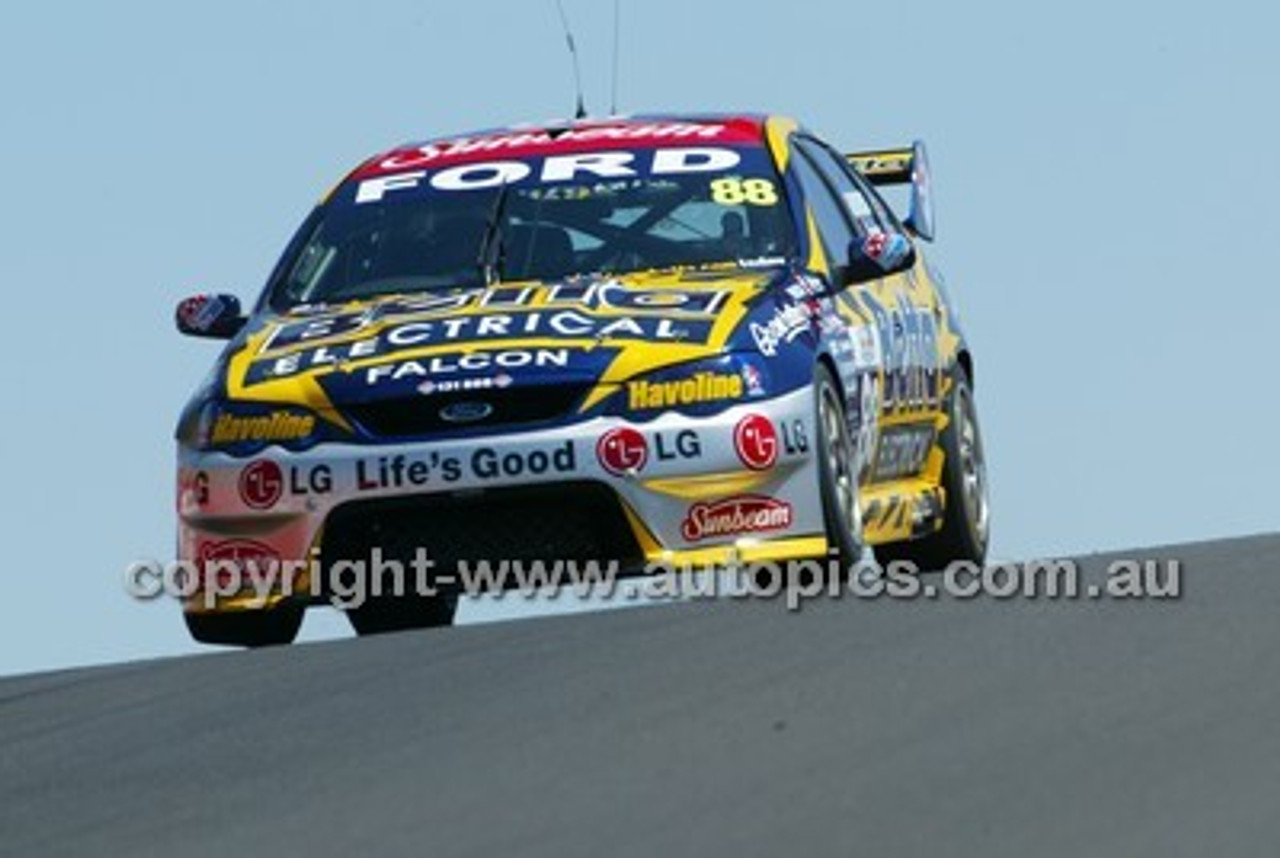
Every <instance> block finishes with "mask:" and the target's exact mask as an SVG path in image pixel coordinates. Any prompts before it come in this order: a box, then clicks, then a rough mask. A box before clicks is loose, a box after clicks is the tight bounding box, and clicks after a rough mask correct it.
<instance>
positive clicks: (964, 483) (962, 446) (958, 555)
mask: <svg viewBox="0 0 1280 858" xmlns="http://www.w3.org/2000/svg"><path fill="white" fill-rule="evenodd" d="M948 417H949V420H948V422H947V428H946V429H944V430H943V432H942V438H941V439H940V443H941V445H942V451H943V453H944V455H945V459H944V461H943V467H942V488H943V490H944V491H945V492H946V509H945V512H944V518H943V522H942V528H941V529H940V530H938V531H937V532H936V533H933V534H930V535H929V536H925V537H922V538H920V539H916V540H913V541H911V542H895V543H891V544H888V545H881V546H878V547H877V548H876V559H877V560H879V561H880V563H881V565H887V564H888V563H891V562H893V561H895V560H906V561H910V562H912V563H914V564H915V565H916V566H917V567H918V568H919V569H941V568H943V567H945V566H946V565H947V564H948V563H952V562H955V561H957V560H963V561H968V562H971V563H976V564H978V565H981V564H982V563H983V561H985V560H986V558H987V545H988V543H989V542H990V538H991V520H990V519H991V508H990V504H989V501H988V498H987V463H986V456H985V454H984V452H983V447H982V433H981V431H980V430H979V428H978V409H977V406H976V405H975V404H974V400H973V390H972V388H970V386H969V379H968V377H967V376H966V375H965V373H964V370H962V369H960V368H959V367H957V368H956V371H955V375H954V377H953V384H952V385H951V394H950V400H949V403H948Z"/></svg>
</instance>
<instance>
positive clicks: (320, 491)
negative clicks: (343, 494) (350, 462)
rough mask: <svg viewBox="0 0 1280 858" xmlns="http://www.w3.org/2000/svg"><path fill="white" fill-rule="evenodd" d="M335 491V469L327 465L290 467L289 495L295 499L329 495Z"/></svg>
mask: <svg viewBox="0 0 1280 858" xmlns="http://www.w3.org/2000/svg"><path fill="white" fill-rule="evenodd" d="M331 491H333V468H332V467H330V466H329V465H327V464H324V463H321V464H318V465H310V466H301V467H300V466H298V465H291V466H290V467H289V494H290V495H292V496H294V497H306V496H307V495H327V494H329V492H331Z"/></svg>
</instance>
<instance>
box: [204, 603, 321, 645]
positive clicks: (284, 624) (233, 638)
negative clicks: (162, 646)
mask: <svg viewBox="0 0 1280 858" xmlns="http://www.w3.org/2000/svg"><path fill="white" fill-rule="evenodd" d="M302 610H303V609H302V607H301V606H298V605H280V606H277V607H274V608H267V609H264V610H256V611H226V612H222V613H207V614H196V613H183V615H182V618H183V619H184V620H186V623H187V631H189V632H190V633H191V637H193V638H195V639H196V640H197V641H199V642H200V643H206V644H222V645H224V646H245V647H263V646H279V645H282V644H289V643H293V639H294V638H295V637H297V636H298V628H299V627H300V626H301V625H302Z"/></svg>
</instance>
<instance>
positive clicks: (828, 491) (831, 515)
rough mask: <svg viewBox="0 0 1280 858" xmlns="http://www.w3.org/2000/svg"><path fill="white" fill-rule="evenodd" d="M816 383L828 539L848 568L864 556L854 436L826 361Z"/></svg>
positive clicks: (817, 372) (821, 484) (820, 478)
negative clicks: (851, 435) (850, 431)
mask: <svg viewBox="0 0 1280 858" xmlns="http://www.w3.org/2000/svg"><path fill="white" fill-rule="evenodd" d="M813 384H814V399H815V400H816V402H817V426H818V432H817V436H818V437H817V449H816V451H815V454H816V455H817V457H818V484H819V489H820V491H821V492H822V513H823V518H824V519H825V521H826V526H827V541H828V542H829V543H830V544H831V545H832V547H834V548H835V549H836V557H835V559H836V560H838V561H839V563H840V566H841V567H842V568H845V569H848V568H850V567H852V565H853V564H855V563H857V562H858V559H859V558H860V557H861V556H862V507H861V505H860V504H859V501H858V468H857V463H856V459H855V457H854V451H853V439H852V438H850V437H849V422H848V420H847V419H846V417H845V409H844V400H843V398H842V397H841V396H840V391H839V389H838V388H837V387H836V383H835V380H834V379H833V378H832V377H831V372H830V370H828V369H827V367H826V366H825V365H823V364H818V366H817V368H816V369H815V370H814V382H813Z"/></svg>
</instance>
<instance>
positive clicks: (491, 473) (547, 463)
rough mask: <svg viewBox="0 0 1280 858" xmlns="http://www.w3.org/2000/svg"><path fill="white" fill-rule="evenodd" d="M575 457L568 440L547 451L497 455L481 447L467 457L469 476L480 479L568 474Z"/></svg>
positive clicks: (573, 466) (575, 466) (574, 462)
mask: <svg viewBox="0 0 1280 858" xmlns="http://www.w3.org/2000/svg"><path fill="white" fill-rule="evenodd" d="M577 457H578V454H577V449H576V448H575V447H574V446H573V442H572V441H565V442H564V443H563V444H561V445H559V446H556V447H553V448H551V449H548V450H531V451H527V452H520V451H515V452H510V453H499V452H498V451H497V450H494V449H492V448H490V447H481V448H480V449H479V450H476V451H475V453H473V454H472V455H471V473H472V474H474V475H475V477H476V478H477V479H481V480H492V479H498V478H501V477H525V476H535V477H536V476H541V475H543V474H570V473H573V472H574V471H576V470H577V469H578V458H577Z"/></svg>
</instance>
